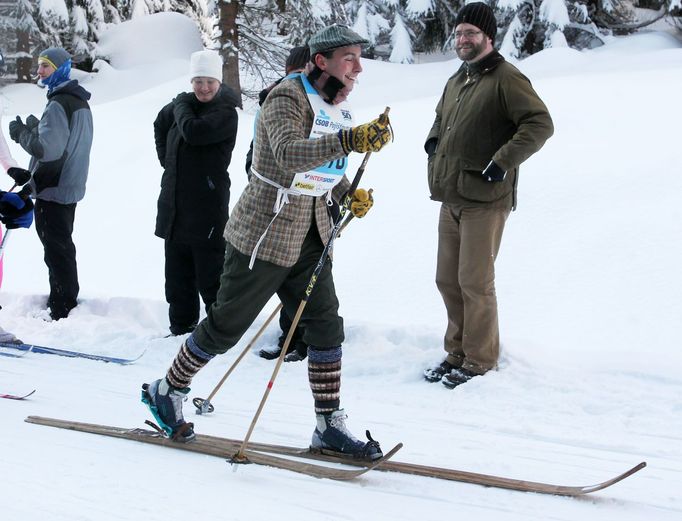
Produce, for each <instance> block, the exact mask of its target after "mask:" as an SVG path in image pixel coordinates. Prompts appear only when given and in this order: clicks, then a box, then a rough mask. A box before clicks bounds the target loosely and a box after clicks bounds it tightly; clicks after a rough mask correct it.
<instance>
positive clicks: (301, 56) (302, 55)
mask: <svg viewBox="0 0 682 521" xmlns="http://www.w3.org/2000/svg"><path fill="white" fill-rule="evenodd" d="M309 61H310V49H309V48H308V46H307V45H304V46H302V47H294V48H293V49H291V51H289V56H288V57H287V61H286V64H285V71H286V73H287V74H289V72H291V71H295V70H297V69H303V68H304V67H305V66H306V64H307V63H308V62H309Z"/></svg>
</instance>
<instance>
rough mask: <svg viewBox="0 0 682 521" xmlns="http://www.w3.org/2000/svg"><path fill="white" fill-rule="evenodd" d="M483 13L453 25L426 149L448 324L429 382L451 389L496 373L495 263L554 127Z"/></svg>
mask: <svg viewBox="0 0 682 521" xmlns="http://www.w3.org/2000/svg"><path fill="white" fill-rule="evenodd" d="M496 33H497V23H496V20H495V16H494V14H493V12H492V10H491V9H490V7H488V6H487V5H486V4H484V3H482V2H475V3H471V4H467V5H466V6H464V7H463V8H462V9H461V10H460V11H459V13H458V15H457V19H456V25H455V38H456V51H457V55H458V57H459V58H460V59H461V60H462V61H463V62H464V63H463V64H462V66H461V67H460V68H459V70H458V71H457V72H456V73H455V74H454V75H453V76H452V77H451V78H450V79H449V80H448V82H447V84H446V86H445V90H444V91H443V95H442V97H441V99H440V101H439V102H438V105H437V107H436V119H435V121H434V123H433V126H432V128H431V131H430V132H429V135H428V137H427V139H426V143H425V145H424V148H425V150H426V152H427V154H428V181H429V188H430V191H431V199H433V200H435V201H441V203H442V205H441V210H440V218H439V224H438V264H437V269H436V285H437V286H438V290H439V291H440V293H441V296H442V297H443V301H444V302H445V307H446V309H447V314H448V326H447V330H446V333H445V342H444V344H445V346H444V347H445V351H446V353H447V356H446V358H445V360H444V361H443V362H442V363H441V364H440V365H438V366H436V367H433V368H429V369H427V370H426V371H425V372H424V377H425V378H426V380H428V381H430V382H437V381H441V382H442V383H443V385H445V386H446V387H448V388H450V389H452V388H454V387H456V386H458V385H460V384H462V383H464V382H467V381H468V380H470V379H471V378H473V377H475V376H477V375H482V374H484V373H485V372H487V371H489V370H491V369H494V368H496V366H497V360H498V356H499V346H500V340H499V329H498V319H497V299H496V296H495V258H496V257H497V253H498V251H499V248H500V242H501V240H502V232H503V230H504V225H505V222H506V219H507V217H508V216H509V213H510V212H511V211H512V210H513V209H514V208H515V207H516V186H517V180H518V173H519V165H520V164H521V163H523V162H524V161H525V160H526V159H528V158H529V157H530V156H531V155H533V154H534V153H535V152H537V151H538V150H539V149H540V148H541V147H542V146H543V144H544V143H545V141H546V140H547V139H548V138H549V137H550V136H551V135H552V133H553V131H554V127H553V124H552V119H551V117H550V115H549V112H548V111H547V107H546V106H545V104H544V103H543V102H542V100H541V99H540V98H539V97H538V95H537V94H536V92H535V91H534V90H533V87H532V86H531V83H530V81H529V80H528V78H526V77H525V76H524V75H523V74H521V72H519V70H518V69H517V68H516V67H514V66H513V65H511V64H510V63H508V62H507V61H505V59H504V58H503V57H502V56H501V55H500V54H499V53H498V52H497V51H496V50H495V49H494V48H493V42H494V39H495V34H496Z"/></svg>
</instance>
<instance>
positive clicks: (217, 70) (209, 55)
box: [189, 51, 223, 81]
mask: <svg viewBox="0 0 682 521" xmlns="http://www.w3.org/2000/svg"><path fill="white" fill-rule="evenodd" d="M189 72H190V76H191V77H192V78H196V77H197V76H204V77H206V78H215V79H216V80H218V81H223V59H222V58H221V57H220V53H218V51H197V52H195V53H192V58H191V59H190V63H189Z"/></svg>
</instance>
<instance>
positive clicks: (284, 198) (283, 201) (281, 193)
mask: <svg viewBox="0 0 682 521" xmlns="http://www.w3.org/2000/svg"><path fill="white" fill-rule="evenodd" d="M251 173H252V174H253V175H255V176H256V177H257V178H258V179H260V180H261V181H263V182H264V183H266V184H269V185H270V186H273V187H275V188H277V197H276V198H275V204H274V206H273V207H272V211H273V212H275V216H274V217H273V218H272V219H271V220H270V224H268V227H267V228H265V231H264V232H263V235H261V236H260V238H259V239H258V242H257V243H256V246H255V247H254V248H253V251H252V252H251V259H250V261H249V269H250V270H251V269H253V264H254V263H255V262H256V254H257V253H258V248H260V245H261V243H262V242H263V239H265V236H266V235H267V234H268V231H269V230H270V226H272V223H274V222H275V219H277V216H278V215H279V213H280V212H281V211H282V209H283V208H284V206H286V205H287V204H289V202H290V201H289V195H305V194H302V193H301V192H300V191H299V190H296V189H295V188H284V187H283V186H282V185H280V184H279V183H276V182H275V181H273V180H272V179H268V178H267V177H265V176H263V175H261V174H259V173H258V172H256V170H255V169H254V168H253V167H251ZM309 197H313V196H309ZM326 202H327V205H328V206H331V205H332V204H334V202H333V200H332V191H331V190H328V191H327V192H326Z"/></svg>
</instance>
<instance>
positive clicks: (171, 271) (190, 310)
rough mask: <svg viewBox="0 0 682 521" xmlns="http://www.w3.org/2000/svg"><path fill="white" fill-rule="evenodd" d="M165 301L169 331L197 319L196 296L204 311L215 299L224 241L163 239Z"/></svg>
mask: <svg viewBox="0 0 682 521" xmlns="http://www.w3.org/2000/svg"><path fill="white" fill-rule="evenodd" d="M165 251H166V302H168V304H169V309H168V318H169V319H170V330H171V333H173V334H175V335H181V334H183V333H187V332H189V331H191V330H193V329H194V327H195V326H196V325H197V322H198V321H199V295H201V298H202V300H203V301H204V305H205V306H206V310H208V308H209V307H210V306H211V304H213V303H214V302H215V299H216V293H217V292H218V288H219V287H220V273H221V272H222V269H223V260H224V257H225V243H224V242H222V241H215V242H210V243H201V244H189V243H184V242H175V241H169V240H167V241H166V244H165Z"/></svg>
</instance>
